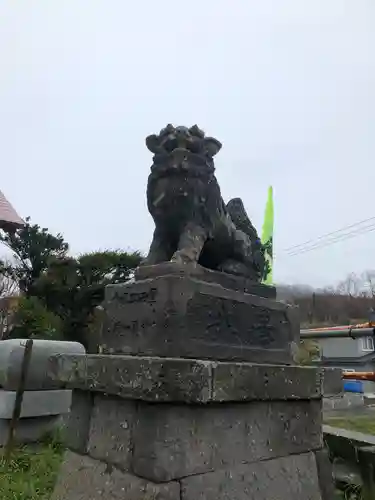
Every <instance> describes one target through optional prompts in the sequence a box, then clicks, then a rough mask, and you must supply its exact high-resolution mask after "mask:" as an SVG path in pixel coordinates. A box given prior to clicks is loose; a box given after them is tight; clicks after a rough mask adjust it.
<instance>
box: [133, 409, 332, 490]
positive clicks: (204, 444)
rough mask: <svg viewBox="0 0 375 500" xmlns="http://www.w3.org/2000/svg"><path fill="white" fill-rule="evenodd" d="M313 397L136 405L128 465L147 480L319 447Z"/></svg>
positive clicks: (318, 421) (318, 415) (318, 419)
mask: <svg viewBox="0 0 375 500" xmlns="http://www.w3.org/2000/svg"><path fill="white" fill-rule="evenodd" d="M321 425H322V424H321V405H320V402H319V401H312V402H305V401H295V402H291V401H290V402H287V403H285V402H284V403H283V402H272V403H252V404H223V405H215V406H211V405H208V406H185V405H184V406H182V405H181V406H174V405H155V404H142V405H141V406H140V407H139V413H138V419H137V424H136V425H135V428H134V436H133V443H134V452H133V470H134V472H135V473H136V474H137V475H140V476H143V477H146V478H147V479H150V480H153V481H157V482H159V481H169V480H172V479H177V478H181V477H185V476H189V475H192V474H202V473H204V472H208V471H211V470H216V469H221V468H227V467H231V466H233V465H235V464H240V463H247V462H255V461H258V460H264V459H270V458H273V457H277V456H285V455H288V454H296V453H302V452H306V451H309V450H315V449H319V448H320V447H321V446H322V434H321Z"/></svg>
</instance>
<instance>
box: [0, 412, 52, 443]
mask: <svg viewBox="0 0 375 500" xmlns="http://www.w3.org/2000/svg"><path fill="white" fill-rule="evenodd" d="M9 422H10V420H0V446H4V445H5V444H6V443H7V440H8V435H9ZM60 422H61V418H60V417H56V416H50V417H36V418H23V419H21V420H19V421H18V424H17V427H16V432H15V442H16V443H18V444H26V443H36V442H37V441H39V440H40V439H42V438H43V437H44V436H45V435H46V434H48V433H50V432H52V431H54V430H55V429H57V428H59V426H60Z"/></svg>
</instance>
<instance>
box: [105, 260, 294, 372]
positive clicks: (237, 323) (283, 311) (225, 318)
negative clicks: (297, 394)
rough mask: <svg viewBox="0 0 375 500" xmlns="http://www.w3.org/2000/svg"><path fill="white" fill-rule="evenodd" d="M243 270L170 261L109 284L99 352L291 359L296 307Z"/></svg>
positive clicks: (273, 360) (283, 361) (274, 360)
mask: <svg viewBox="0 0 375 500" xmlns="http://www.w3.org/2000/svg"><path fill="white" fill-rule="evenodd" d="M274 296H275V290H274V288H272V287H267V286H264V285H261V284H259V283H254V282H251V281H249V280H247V279H245V278H240V277H236V276H231V275H227V274H224V273H218V272H214V271H209V270H206V269H203V268H201V267H199V266H188V265H185V266H182V265H178V264H173V263H167V264H161V265H157V266H150V267H145V268H140V269H139V270H138V271H137V273H136V281H135V283H128V284H123V285H110V286H108V287H107V290H106V297H105V304H104V309H105V319H104V327H103V331H102V338H101V341H100V343H101V352H103V353H108V354H132V355H142V356H166V357H184V358H199V359H216V360H237V361H254V362H257V363H261V362H263V363H277V364H289V363H291V362H292V351H293V344H294V342H295V341H296V340H297V339H298V336H299V324H298V320H297V318H296V316H295V309H294V308H292V307H290V306H287V305H285V304H282V303H281V302H277V301H276V300H274V299H273V298H272V297H274Z"/></svg>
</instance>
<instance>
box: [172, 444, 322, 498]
mask: <svg viewBox="0 0 375 500" xmlns="http://www.w3.org/2000/svg"><path fill="white" fill-rule="evenodd" d="M227 499H233V500H321V499H322V497H321V495H320V493H319V479H318V474H317V468H316V463H315V459H314V455H313V454H312V453H307V454H303V455H296V456H289V457H284V458H277V459H274V460H267V461H265V462H258V463H253V464H247V465H238V466H237V467H233V468H229V469H224V470H218V471H215V472H211V473H208V474H200V475H196V476H192V477H188V478H186V479H183V480H182V481H181V500H227Z"/></svg>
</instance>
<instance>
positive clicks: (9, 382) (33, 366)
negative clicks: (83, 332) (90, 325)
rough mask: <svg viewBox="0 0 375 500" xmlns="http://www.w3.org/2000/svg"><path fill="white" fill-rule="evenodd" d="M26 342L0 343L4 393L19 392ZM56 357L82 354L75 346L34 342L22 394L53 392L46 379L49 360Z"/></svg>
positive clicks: (56, 342) (0, 374)
mask: <svg viewBox="0 0 375 500" xmlns="http://www.w3.org/2000/svg"><path fill="white" fill-rule="evenodd" d="M24 350H25V341H24V340H22V339H21V340H20V339H11V340H2V341H1V342H0V387H1V388H2V389H5V390H7V391H16V390H17V389H18V385H19V380H20V374H21V364H22V359H23V355H24ZM55 354H85V348H84V347H83V346H82V345H81V344H79V343H78V342H58V341H53V340H34V343H33V350H32V353H31V359H30V365H29V370H28V376H27V379H26V384H25V390H27V391H32V390H40V389H54V388H55V385H53V382H52V381H51V380H50V379H48V378H47V369H48V360H49V358H50V356H53V355H55Z"/></svg>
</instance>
